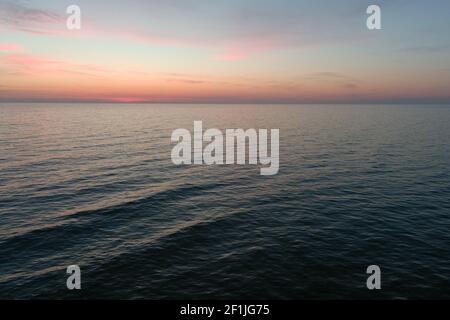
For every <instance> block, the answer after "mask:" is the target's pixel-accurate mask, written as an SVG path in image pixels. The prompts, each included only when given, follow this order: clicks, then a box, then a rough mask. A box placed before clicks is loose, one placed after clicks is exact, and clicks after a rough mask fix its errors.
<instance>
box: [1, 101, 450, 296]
mask: <svg viewBox="0 0 450 320" xmlns="http://www.w3.org/2000/svg"><path fill="white" fill-rule="evenodd" d="M194 120H202V121H203V124H204V127H205V128H219V129H221V130H224V129H226V128H279V129H280V172H279V174H278V175H276V176H270V177H264V176H260V174H259V168H258V167H257V166H238V165H235V166H229V165H227V166H174V165H173V164H172V162H171V160H170V152H171V148H172V147H173V144H171V142H170V135H171V133H172V131H173V130H174V129H177V128H188V129H191V128H192V125H193V121H194ZM449 123H450V108H448V107H446V106H344V105H342V106H341V105H340V106H331V105H330V106H287V105H281V106H275V105H262V106H256V105H255V106H253V105H226V106H225V105H201V106H194V105H101V104H99V105H88V104H84V105H77V104H69V105H58V104H51V105H39V104H34V105H32V104H0V151H1V152H0V199H1V200H0V219H1V221H2V223H1V224H0V298H65V297H82V298H84V297H86V298H297V299H299V298H372V297H374V298H379V297H385V298H398V297H407V298H431V297H435V298H436V297H450V286H449V279H450V261H449V259H448V252H449V251H450V241H449V240H450V237H449V235H448V230H449V229H450V216H449V212H450V210H449V209H450V184H449V181H450V169H449V164H450V146H449V141H450V126H449V125H448V124H449ZM191 130H192V129H191ZM71 264H78V265H80V267H81V268H82V274H83V276H82V281H83V284H82V287H83V289H82V290H81V291H80V292H69V291H67V289H66V287H65V280H66V273H65V268H66V267H67V266H68V265H71ZM371 264H377V265H380V266H381V268H382V288H383V290H381V291H379V292H371V291H368V290H367V289H366V287H365V285H366V282H365V281H366V276H367V275H366V274H365V271H366V268H367V266H368V265H371Z"/></svg>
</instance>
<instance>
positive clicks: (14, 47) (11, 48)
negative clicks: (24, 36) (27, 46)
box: [0, 43, 23, 52]
mask: <svg viewBox="0 0 450 320" xmlns="http://www.w3.org/2000/svg"><path fill="white" fill-rule="evenodd" d="M22 50H23V47H22V46H21V45H18V44H16V43H0V52H20V51H22Z"/></svg>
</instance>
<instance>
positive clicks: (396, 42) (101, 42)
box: [0, 0, 450, 103]
mask: <svg viewBox="0 0 450 320" xmlns="http://www.w3.org/2000/svg"><path fill="white" fill-rule="evenodd" d="M73 4H75V5H78V6H80V8H81V12H82V28H81V30H73V31H70V30H68V29H67V28H66V19H67V17H68V15H67V14H66V8H67V7H68V6H69V5H73ZM369 4H378V5H379V6H380V7H381V9H382V30H373V31H370V30H368V29H367V27H366V19H367V16H368V15H367V14H366V8H367V6H368V5H369ZM0 101H3V102H11V101H20V102H31V101H37V102H44V101H46V102H49V101H55V102H58V101H64V102H68V101H70V102H72V101H73V102H81V101H86V102H90V101H98V102H195V103H201V102H205V103H212V102H214V103H303V102H304V103H313V102H317V103H322V102H345V103H347V102H354V103H361V102H369V103H370V102H380V103H386V102H401V103H449V102H450V1H448V0H434V1H425V0H423V1H415V0H390V1H365V0H341V1H330V0H328V1H325V0H276V1H275V0H270V1H268V0H178V1H175V0H154V1H150V0H127V1H125V0H122V1H118V0H109V1H106V0H102V1H95V0H70V1H66V0H59V1H54V0H40V1H17V0H15V1H5V0H0Z"/></svg>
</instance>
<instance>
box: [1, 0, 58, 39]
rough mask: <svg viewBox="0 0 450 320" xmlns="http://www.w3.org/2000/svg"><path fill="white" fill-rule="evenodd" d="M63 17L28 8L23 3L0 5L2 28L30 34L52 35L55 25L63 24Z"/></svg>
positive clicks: (4, 2) (3, 2)
mask: <svg viewBox="0 0 450 320" xmlns="http://www.w3.org/2000/svg"><path fill="white" fill-rule="evenodd" d="M64 21H65V20H64V16H63V15H61V14H57V13H54V12H51V11H47V10H42V9H36V8H32V7H30V6H29V5H28V4H27V3H26V2H24V1H20V0H19V1H14V2H11V1H2V2H1V3H0V25H1V26H2V27H3V28H7V29H13V30H18V31H23V32H31V33H37V34H39V33H43V34H45V33H52V32H53V29H54V26H55V24H60V23H64Z"/></svg>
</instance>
